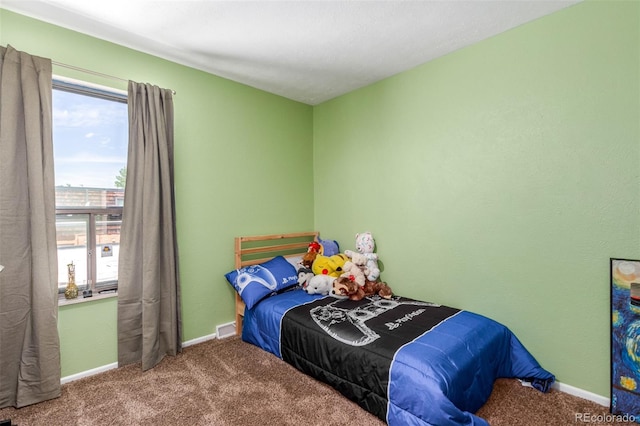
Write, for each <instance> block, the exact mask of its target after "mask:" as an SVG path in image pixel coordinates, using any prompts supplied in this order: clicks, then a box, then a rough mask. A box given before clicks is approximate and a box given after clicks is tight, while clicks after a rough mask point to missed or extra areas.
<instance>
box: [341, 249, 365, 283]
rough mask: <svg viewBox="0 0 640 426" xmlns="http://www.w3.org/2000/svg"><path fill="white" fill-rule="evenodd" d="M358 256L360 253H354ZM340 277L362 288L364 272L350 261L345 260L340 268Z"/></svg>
mask: <svg viewBox="0 0 640 426" xmlns="http://www.w3.org/2000/svg"><path fill="white" fill-rule="evenodd" d="M356 254H360V253H356ZM340 276H341V277H347V278H349V279H350V280H352V281H354V282H355V283H356V284H358V285H359V286H360V287H363V286H364V278H365V277H364V271H363V270H362V269H360V267H359V266H358V265H357V264H356V263H355V262H352V261H351V260H347V261H346V262H345V263H344V265H343V266H342V275H340Z"/></svg>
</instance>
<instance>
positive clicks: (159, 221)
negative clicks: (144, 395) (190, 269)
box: [118, 81, 182, 370]
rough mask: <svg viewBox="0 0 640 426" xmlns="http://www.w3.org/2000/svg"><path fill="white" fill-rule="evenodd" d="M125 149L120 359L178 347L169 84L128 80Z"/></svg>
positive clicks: (146, 359) (146, 357)
mask: <svg viewBox="0 0 640 426" xmlns="http://www.w3.org/2000/svg"><path fill="white" fill-rule="evenodd" d="M128 104H129V151H128V159H127V179H126V185H125V203H124V207H123V210H122V228H121V241H120V258H119V272H118V364H119V365H126V364H131V363H136V362H141V363H142V370H147V369H149V368H152V367H153V366H155V365H156V364H157V363H158V362H160V361H161V360H162V358H163V357H164V356H165V355H176V354H177V353H178V352H180V351H181V350H182V339H181V337H182V336H181V328H182V325H181V314H180V283H179V275H178V246H177V241H176V227H175V195H174V171H173V98H172V93H171V90H168V89H161V88H159V87H157V86H152V85H150V84H143V83H136V82H133V81H130V82H129V88H128Z"/></svg>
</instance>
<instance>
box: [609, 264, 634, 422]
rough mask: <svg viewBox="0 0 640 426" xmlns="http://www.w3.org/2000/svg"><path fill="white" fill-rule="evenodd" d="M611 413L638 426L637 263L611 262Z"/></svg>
mask: <svg viewBox="0 0 640 426" xmlns="http://www.w3.org/2000/svg"><path fill="white" fill-rule="evenodd" d="M611 413H613V414H629V415H630V417H631V416H633V418H634V420H635V421H636V422H640V261H637V260H626V259H611Z"/></svg>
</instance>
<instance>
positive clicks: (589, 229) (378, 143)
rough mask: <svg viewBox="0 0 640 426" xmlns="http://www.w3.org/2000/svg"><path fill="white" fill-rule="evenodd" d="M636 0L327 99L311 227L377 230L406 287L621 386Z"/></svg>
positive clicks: (317, 125)
mask: <svg viewBox="0 0 640 426" xmlns="http://www.w3.org/2000/svg"><path fill="white" fill-rule="evenodd" d="M639 17H640V5H639V4H638V3H637V2H587V3H582V4H578V5H576V6H573V7H570V8H568V9H564V10H562V11H560V12H557V13H555V14H552V15H550V16H547V17H544V18H542V19H539V20H537V21H534V22H531V23H528V24H526V25H523V26H520V27H518V28H515V29H513V30H510V31H508V32H506V33H503V34H501V35H498V36H495V37H493V38H491V39H488V40H485V41H483V42H481V43H478V44H476V45H473V46H470V47H467V48H465V49H462V50H459V51H456V52H454V53H452V54H449V55H447V56H445V57H442V58H440V59H437V60H435V61H432V62H430V63H427V64H424V65H422V66H420V67H417V68H415V69H413V70H410V71H408V72H405V73H402V74H399V75H397V76H394V77H392V78H389V79H386V80H384V81H381V82H379V83H377V84H374V85H371V86H368V87H366V88H363V89H361V90H358V91H355V92H352V93H350V94H347V95H345V96H342V97H340V98H336V99H334V100H332V101H329V102H326V103H324V104H322V105H320V106H318V107H316V108H315V109H314V178H315V187H314V194H315V225H316V228H317V229H319V230H321V231H322V233H323V235H324V236H325V238H328V237H331V238H336V239H338V241H340V242H341V243H342V246H344V248H353V246H354V233H355V232H359V231H365V230H370V231H372V232H373V234H374V237H375V238H376V242H377V251H378V253H379V256H380V258H381V261H382V264H383V266H384V267H383V273H382V277H383V278H384V279H385V280H386V281H387V282H388V283H389V284H390V285H391V287H392V288H393V289H394V290H396V291H397V292H398V293H401V294H403V295H409V296H412V297H417V298H422V299H426V300H431V301H436V302H439V303H443V304H448V305H451V306H456V307H461V308H464V309H468V310H472V311H476V312H479V313H481V314H484V315H487V316H490V317H492V318H494V319H496V320H499V321H501V322H503V323H505V324H506V325H507V326H509V327H510V328H511V329H512V330H513V331H514V332H515V333H516V334H517V335H518V336H519V338H520V339H521V340H522V341H523V343H524V344H525V345H526V346H527V347H528V348H529V349H530V350H531V352H532V353H533V354H534V356H535V357H536V358H537V359H538V361H539V362H540V363H541V364H542V365H543V366H544V367H546V368H548V369H549V370H551V371H552V372H553V373H555V374H556V376H557V379H558V380H559V381H561V382H563V383H565V384H569V385H572V386H575V387H578V388H581V389H585V390H587V391H591V392H594V393H596V394H599V395H603V396H608V395H609V359H610V357H609V309H610V308H609V259H610V257H623V258H640V244H639V242H640V240H639V238H638V237H639V236H640V216H639V208H640V192H639V189H640V186H639V184H640V176H639V174H640V173H639V172H640V164H639V162H638V160H639V159H640V131H639V122H640V86H639V84H640V65H639V63H640V56H639V55H640V22H639V21H640V19H639Z"/></svg>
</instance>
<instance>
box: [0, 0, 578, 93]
mask: <svg viewBox="0 0 640 426" xmlns="http://www.w3.org/2000/svg"><path fill="white" fill-rule="evenodd" d="M579 1H580V0H491V1H490V0H441V1H431V0H428V1H416V0H414V1H397V0H387V1H326V0H325V1H212V0H126V1H123V0H105V1H90V0H0V7H2V8H4V9H8V10H11V11H14V12H17V13H21V14H24V15H27V16H31V17H34V18H37V19H40V20H43V21H46V22H50V23H52V24H56V25H59V26H61V27H65V28H69V29H72V30H76V31H79V32H81V33H85V34H89V35H92V36H95V37H99V38H101V39H105V40H108V41H111V42H114V43H117V44H121V45H124V46H127V47H130V48H133V49H136V50H139V51H142V52H146V53H150V54H153V55H156V56H159V57H162V58H165V59H169V60H172V61H174V62H178V63H181V64H184V65H188V66H191V67H194V68H197V69H200V70H203V71H207V72H210V73H212V74H216V75H219V76H221V77H225V78H228V79H230V80H234V81H237V82H240V83H244V84H247V85H249V86H253V87H256V88H259V89H262V90H265V91H268V92H271V93H275V94H278V95H281V96H284V97H287V98H290V99H294V100H297V101H300V102H304V103H307V104H311V105H315V104H318V103H320V102H323V101H325V100H328V99H331V98H334V97H336V96H339V95H341V94H344V93H347V92H349V91H352V90H354V89H357V88H359V87H363V86H366V85H368V84H371V83H373V82H376V81H378V80H381V79H383V78H386V77H389V76H391V75H394V74H397V73H399V72H402V71H405V70H407V69H410V68H413V67H415V66H417V65H419V64H422V63H425V62H427V61H430V60H432V59H434V58H437V57H439V56H442V55H445V54H447V53H449V52H452V51H454V50H456V49H460V48H462V47H464V46H467V45H470V44H472V43H475V42H477V41H480V40H483V39H486V38H488V37H491V36H493V35H496V34H498V33H501V32H504V31H506V30H508V29H510V28H513V27H516V26H518V25H521V24H523V23H525V22H528V21H531V20H534V19H537V18H539V17H542V16H544V15H548V14H550V13H553V12H555V11H557V10H559V9H562V8H564V7H567V6H570V5H572V4H575V3H578V2H579ZM15 47H16V48H19V46H15ZM52 59H54V60H55V58H52ZM70 65H73V64H70ZM125 77H126V76H125Z"/></svg>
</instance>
